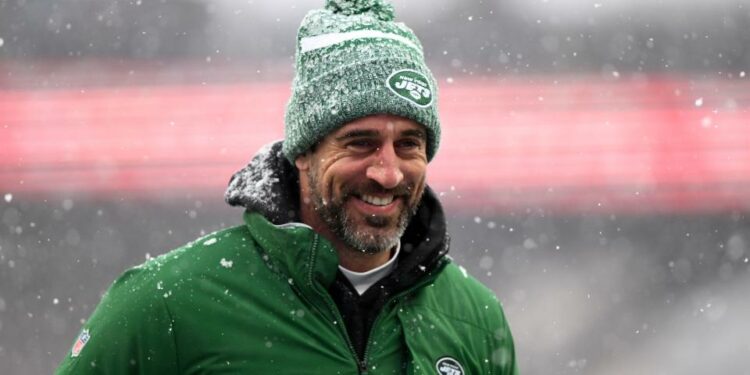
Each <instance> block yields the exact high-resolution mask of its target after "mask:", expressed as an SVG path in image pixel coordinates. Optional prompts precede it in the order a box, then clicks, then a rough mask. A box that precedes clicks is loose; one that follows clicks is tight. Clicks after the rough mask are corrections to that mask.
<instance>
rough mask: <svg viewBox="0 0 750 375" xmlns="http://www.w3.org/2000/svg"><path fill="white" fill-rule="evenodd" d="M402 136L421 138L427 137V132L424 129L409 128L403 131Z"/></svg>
mask: <svg viewBox="0 0 750 375" xmlns="http://www.w3.org/2000/svg"><path fill="white" fill-rule="evenodd" d="M401 136H402V137H416V138H419V139H421V140H425V139H427V134H426V133H425V131H424V130H422V129H409V130H404V131H403V132H401Z"/></svg>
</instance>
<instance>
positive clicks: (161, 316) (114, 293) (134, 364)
mask: <svg viewBox="0 0 750 375" xmlns="http://www.w3.org/2000/svg"><path fill="white" fill-rule="evenodd" d="M160 286H161V284H160V282H159V281H158V280H155V277H154V276H153V272H151V271H149V270H148V269H146V268H138V267H137V268H134V269H131V270H129V271H127V272H126V273H125V274H123V275H122V276H121V277H120V278H119V279H118V280H116V281H115V283H114V284H113V285H112V287H111V288H110V289H109V291H108V292H107V293H106V294H105V295H104V297H103V298H102V301H101V302H100V303H99V306H97V308H96V310H95V311H94V313H93V314H92V315H91V318H90V319H89V320H88V321H87V322H86V323H85V324H84V326H83V328H82V330H81V334H79V336H78V337H77V338H76V340H75V341H74V342H73V346H72V348H71V349H70V350H69V351H68V352H67V353H66V355H65V358H64V359H63V361H62V363H61V364H60V366H59V367H58V368H57V371H56V372H55V374H61V375H62V374H113V375H117V374H176V373H179V371H178V370H179V369H178V363H177V354H176V347H175V341H174V332H173V320H172V318H171V316H170V314H169V311H168V308H167V305H166V302H165V299H166V298H168V296H169V294H168V292H167V291H165V290H161V288H160ZM165 292H167V294H165Z"/></svg>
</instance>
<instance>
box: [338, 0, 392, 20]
mask: <svg viewBox="0 0 750 375" xmlns="http://www.w3.org/2000/svg"><path fill="white" fill-rule="evenodd" d="M326 9H328V10H330V11H332V12H334V13H341V14H343V15H347V16H351V15H354V14H362V13H372V14H374V15H375V16H376V17H377V18H378V19H379V20H381V21H393V18H394V17H395V16H394V10H393V5H391V4H389V3H386V2H384V1H383V0H326Z"/></svg>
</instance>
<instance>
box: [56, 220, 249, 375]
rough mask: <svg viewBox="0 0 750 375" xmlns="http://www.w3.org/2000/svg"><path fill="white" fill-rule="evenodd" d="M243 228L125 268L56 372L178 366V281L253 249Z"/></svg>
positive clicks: (160, 369)
mask: <svg viewBox="0 0 750 375" xmlns="http://www.w3.org/2000/svg"><path fill="white" fill-rule="evenodd" d="M245 232H247V230H246V229H244V227H243V226H239V227H234V228H229V229H225V230H222V231H218V232H215V233H212V234H209V235H207V236H204V237H202V238H199V239H197V240H195V241H192V242H190V243H188V244H186V245H185V246H182V247H180V248H178V249H175V250H172V251H170V252H168V253H166V254H164V255H161V256H159V257H156V258H153V259H150V260H148V261H146V262H145V263H143V264H141V265H139V266H136V267H133V268H131V269H129V270H127V271H125V272H124V273H123V274H122V275H121V276H120V277H118V278H117V279H116V280H115V281H114V283H113V284H112V285H111V286H110V288H109V289H108V290H107V292H106V293H105V294H104V295H103V296H102V300H101V301H100V302H99V305H98V306H97V308H96V310H95V311H94V313H93V314H92V315H91V317H90V319H88V321H86V322H85V323H84V325H83V327H82V329H81V334H80V335H79V336H78V338H77V339H76V341H75V342H74V343H73V349H71V351H69V352H68V353H67V354H66V357H65V359H64V360H63V362H62V363H61V364H60V367H59V368H58V369H57V372H56V373H57V374H68V373H76V374H86V373H112V374H120V373H123V374H124V373H130V371H131V370H133V371H134V370H138V371H140V372H144V373H177V372H179V371H178V367H177V366H178V363H177V355H176V347H175V337H174V336H173V335H174V333H173V325H174V323H175V317H174V316H173V315H172V312H171V311H170V307H169V305H170V302H172V303H173V302H175V301H173V300H177V299H180V298H183V297H181V296H182V295H184V294H185V293H180V289H181V284H184V283H189V282H191V281H193V280H200V279H203V278H205V277H211V275H212V273H217V272H218V271H219V269H222V270H226V269H231V268H232V267H233V266H235V265H236V264H239V263H242V262H243V260H242V258H243V257H242V256H243V255H244V254H250V253H253V252H252V251H248V248H249V247H250V246H251V245H250V242H251V240H250V239H249V238H247V237H248V235H247V234H246V233H245ZM245 243H247V245H245ZM243 250H244V251H243ZM244 258H247V256H244ZM138 371H136V372H138Z"/></svg>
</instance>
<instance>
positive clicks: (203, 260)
mask: <svg viewBox="0 0 750 375" xmlns="http://www.w3.org/2000/svg"><path fill="white" fill-rule="evenodd" d="M256 172H257V171H256ZM256 177H262V176H260V175H256ZM265 177H268V176H267V175H266V176H265ZM272 180H273V179H272ZM274 181H276V182H278V180H274ZM269 196H276V195H275V194H270V195H269ZM253 197H254V199H255V198H258V195H257V194H256V195H253ZM277 198H278V197H277ZM282 211H283V210H282ZM273 215H274V214H273V212H266V213H265V214H262V213H260V212H253V211H252V210H250V209H248V211H247V212H246V213H245V215H244V221H245V225H242V226H237V227H234V228H230V229H226V230H223V231H219V232H216V233H213V234H210V235H208V236H206V237H203V238H201V239H199V240H196V241H194V242H192V243H190V244H188V245H186V246H184V247H182V248H180V249H177V250H174V251H172V252H170V253H168V254H165V255H163V256H160V257H158V258H156V259H153V260H150V261H148V262H146V263H145V264H143V265H141V266H138V267H135V268H133V269H131V270H129V271H127V272H126V273H125V274H124V275H122V276H121V277H120V278H119V279H118V280H116V281H115V283H114V285H112V287H111V288H110V289H109V291H108V292H107V293H106V295H105V296H104V298H103V299H102V301H101V303H100V305H99V306H98V307H97V309H96V311H95V312H94V314H93V315H92V316H91V318H90V319H89V320H88V321H87V322H86V323H85V324H84V327H83V329H82V331H81V334H80V335H79V337H78V338H77V339H76V340H75V342H74V345H73V349H71V351H70V352H68V353H67V355H66V358H65V359H64V360H63V362H62V364H61V365H60V367H59V368H58V369H57V374H258V373H265V372H267V371H272V372H273V374H274V375H282V374H365V373H367V374H452V375H460V374H508V375H511V374H517V371H518V370H517V368H516V360H515V352H514V347H513V342H512V338H511V335H510V331H509V328H508V324H507V322H506V320H505V317H504V316H503V312H502V309H501V307H500V304H499V302H498V301H497V299H496V298H495V296H494V294H493V293H492V292H491V291H490V290H489V289H487V288H486V287H484V286H483V285H481V284H480V283H479V282H478V281H476V280H475V279H474V278H472V277H471V276H469V275H467V273H466V271H465V270H463V268H461V267H459V266H457V265H455V264H454V263H452V262H451V261H450V260H449V259H448V258H447V257H445V256H444V253H441V254H440V257H439V259H438V262H436V263H435V264H434V266H432V267H430V268H431V269H430V270H429V271H427V272H425V273H424V274H421V275H420V276H419V277H417V278H415V279H414V281H413V282H412V281H409V284H408V286H407V287H405V288H402V289H400V290H399V292H398V293H395V294H393V295H391V296H389V298H388V299H387V302H385V303H384V304H383V305H382V308H381V309H380V311H379V312H378V313H377V315H376V318H375V321H374V323H373V324H372V328H371V330H370V333H369V337H368V340H367V344H366V346H365V348H366V349H365V354H364V359H363V360H360V359H358V356H357V354H356V352H355V349H354V347H353V345H352V343H351V340H350V338H349V336H348V335H347V329H346V327H345V324H344V322H343V320H342V316H341V314H340V312H339V309H338V308H337V306H336V303H335V302H334V300H333V299H332V297H331V295H330V294H329V292H328V288H329V286H330V285H331V284H332V283H333V281H334V279H335V278H336V275H337V272H338V257H337V255H336V252H335V250H334V249H333V247H332V246H331V244H330V243H329V242H328V241H326V240H325V239H324V238H322V237H321V236H320V235H318V234H317V233H316V232H314V231H313V230H312V229H311V228H310V227H308V226H306V225H304V224H297V223H293V222H288V223H285V224H278V223H276V224H274V223H273V222H272V221H270V220H269V217H270V216H273ZM417 217H419V215H417ZM407 231H408V230H407ZM428 241H429V239H428ZM407 250H408V249H407ZM399 259H400V258H399ZM419 268H420V269H423V268H424V267H419ZM376 286H377V284H376Z"/></svg>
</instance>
